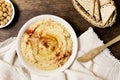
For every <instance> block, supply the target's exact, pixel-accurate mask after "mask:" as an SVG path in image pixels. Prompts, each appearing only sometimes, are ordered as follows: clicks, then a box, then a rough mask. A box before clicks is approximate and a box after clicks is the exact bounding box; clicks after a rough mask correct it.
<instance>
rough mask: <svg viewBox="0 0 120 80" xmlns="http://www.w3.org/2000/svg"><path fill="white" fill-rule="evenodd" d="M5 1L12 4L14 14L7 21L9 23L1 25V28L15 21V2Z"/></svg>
mask: <svg viewBox="0 0 120 80" xmlns="http://www.w3.org/2000/svg"><path fill="white" fill-rule="evenodd" d="M5 1H6V2H8V3H10V4H11V7H12V10H13V11H12V16H11V18H10V20H9V21H8V22H7V24H5V25H4V26H3V25H0V28H4V27H6V26H8V25H9V24H10V23H11V22H12V21H13V19H14V16H15V8H14V6H13V3H12V2H11V1H10V0H5Z"/></svg>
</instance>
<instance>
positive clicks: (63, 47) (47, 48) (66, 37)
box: [20, 19, 73, 70]
mask: <svg viewBox="0 0 120 80" xmlns="http://www.w3.org/2000/svg"><path fill="white" fill-rule="evenodd" d="M72 44H73V43H72V39H71V36H70V33H69V32H68V31H67V29H66V28H65V27H64V26H63V25H61V24H60V23H58V22H56V21H53V20H51V19H43V20H40V21H39V22H36V23H34V24H31V25H30V27H29V28H28V29H27V30H26V31H25V33H24V34H23V36H22V39H21V45H20V46H21V52H22V55H23V58H24V59H25V61H26V62H27V63H29V64H30V65H32V66H33V67H35V68H38V69H40V70H54V69H57V68H59V67H61V66H62V65H64V64H65V63H66V62H67V60H68V59H69V57H70V56H71V53H72Z"/></svg>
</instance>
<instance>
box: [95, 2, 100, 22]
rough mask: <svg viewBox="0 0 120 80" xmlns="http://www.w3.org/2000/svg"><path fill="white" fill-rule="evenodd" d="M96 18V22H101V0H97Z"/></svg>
mask: <svg viewBox="0 0 120 80" xmlns="http://www.w3.org/2000/svg"><path fill="white" fill-rule="evenodd" d="M94 11H95V12H94V16H95V19H96V21H99V20H100V5H99V0H95V10H94Z"/></svg>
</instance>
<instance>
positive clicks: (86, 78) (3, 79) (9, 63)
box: [0, 28, 120, 80]
mask: <svg viewBox="0 0 120 80" xmlns="http://www.w3.org/2000/svg"><path fill="white" fill-rule="evenodd" d="M78 41H79V51H78V56H81V55H83V54H84V53H85V52H88V51H89V50H90V49H92V48H95V47H97V46H100V45H103V41H101V40H100V39H99V38H98V36H97V35H96V33H95V32H94V31H93V29H92V28H89V29H88V30H87V31H86V32H84V33H83V34H82V35H81V36H80V37H79V38H78ZM15 43H16V39H15V38H9V39H7V40H6V41H4V42H1V43H0V80H120V62H119V61H118V60H117V59H115V58H114V57H113V56H112V55H111V52H110V51H109V50H108V49H105V50H104V51H103V52H102V53H101V54H100V55H98V56H97V57H96V58H95V59H94V60H92V61H89V62H86V63H80V62H78V61H77V60H75V61H74V63H73V64H72V66H71V67H70V68H69V69H67V70H65V71H64V72H59V73H58V74H54V75H51V76H49V77H45V76H39V75H37V74H34V73H31V72H29V71H28V70H27V69H26V68H24V66H23V65H22V64H21V63H20V62H19V59H18V58H17V55H16V50H15V45H16V44H15Z"/></svg>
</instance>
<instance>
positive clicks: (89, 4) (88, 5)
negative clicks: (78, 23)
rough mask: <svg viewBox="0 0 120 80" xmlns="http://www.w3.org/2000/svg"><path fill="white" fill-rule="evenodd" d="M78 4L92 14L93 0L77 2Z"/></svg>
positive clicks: (79, 0)
mask: <svg viewBox="0 0 120 80" xmlns="http://www.w3.org/2000/svg"><path fill="white" fill-rule="evenodd" d="M77 1H78V2H79V4H80V5H81V6H82V7H83V8H84V9H85V10H86V11H87V12H88V13H89V14H90V15H91V16H93V14H94V4H95V3H94V0H77Z"/></svg>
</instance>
